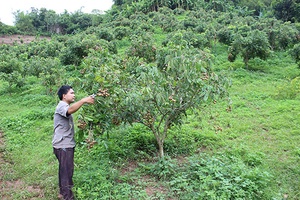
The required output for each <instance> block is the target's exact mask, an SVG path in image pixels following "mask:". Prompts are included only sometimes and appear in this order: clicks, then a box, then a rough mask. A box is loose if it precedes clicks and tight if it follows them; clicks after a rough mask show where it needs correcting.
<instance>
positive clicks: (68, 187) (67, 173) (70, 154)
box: [54, 148, 74, 200]
mask: <svg viewBox="0 0 300 200" xmlns="http://www.w3.org/2000/svg"><path fill="white" fill-rule="evenodd" d="M54 154H55V156H56V158H57V159H58V162H59V169H58V179H59V192H60V194H61V195H62V196H63V197H64V200H73V199H74V195H73V192H72V187H73V180H72V177H73V172H74V148H61V149H55V148H54Z"/></svg>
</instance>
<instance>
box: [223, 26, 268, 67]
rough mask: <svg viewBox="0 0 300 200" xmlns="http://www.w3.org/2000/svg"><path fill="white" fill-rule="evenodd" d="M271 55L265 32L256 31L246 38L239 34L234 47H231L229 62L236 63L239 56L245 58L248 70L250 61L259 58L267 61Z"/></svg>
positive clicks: (233, 44)
mask: <svg viewBox="0 0 300 200" xmlns="http://www.w3.org/2000/svg"><path fill="white" fill-rule="evenodd" d="M269 53H270V45H269V41H268V37H267V34H266V33H265V32H262V31H259V30H254V31H250V32H249V33H248V34H247V35H246V36H242V35H240V34H237V35H236V36H235V39H234V41H233V42H232V45H231V46H230V47H229V55H228V60H229V61H230V62H234V61H235V59H236V57H237V55H238V54H240V55H241V57H242V58H243V61H244V63H245V66H246V68H248V62H249V60H250V59H253V58H255V57H258V58H260V59H266V58H267V57H268V56H269Z"/></svg>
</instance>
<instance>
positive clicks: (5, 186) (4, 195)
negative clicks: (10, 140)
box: [0, 131, 44, 200]
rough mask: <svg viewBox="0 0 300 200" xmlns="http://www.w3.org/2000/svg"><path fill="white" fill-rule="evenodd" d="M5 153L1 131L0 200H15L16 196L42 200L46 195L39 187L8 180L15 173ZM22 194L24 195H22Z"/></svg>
mask: <svg viewBox="0 0 300 200" xmlns="http://www.w3.org/2000/svg"><path fill="white" fill-rule="evenodd" d="M4 153H5V143H4V138H3V132H1V131H0V198H1V199H2V200H13V199H15V198H14V194H18V195H21V196H22V199H24V198H23V195H22V194H24V195H25V196H30V198H27V199H30V200H34V199H42V198H43V197H44V193H43V191H42V189H41V188H40V187H39V186H30V185H27V184H25V183H24V182H23V181H21V180H6V179H7V178H5V177H9V174H11V173H13V171H12V168H13V166H12V164H11V163H9V162H7V161H6V160H5V159H4V157H3V155H4ZM21 193H22V194H21Z"/></svg>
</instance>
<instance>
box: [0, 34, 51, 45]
mask: <svg viewBox="0 0 300 200" xmlns="http://www.w3.org/2000/svg"><path fill="white" fill-rule="evenodd" d="M38 39H48V40H50V37H44V36H40V37H36V36H30V35H0V44H8V45H12V44H14V43H17V44H28V43H30V42H32V41H34V40H38Z"/></svg>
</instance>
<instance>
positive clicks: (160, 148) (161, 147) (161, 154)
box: [157, 139, 164, 158]
mask: <svg viewBox="0 0 300 200" xmlns="http://www.w3.org/2000/svg"><path fill="white" fill-rule="evenodd" d="M157 143H158V153H159V157H160V158H163V157H164V143H163V141H161V140H159V139H157Z"/></svg>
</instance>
